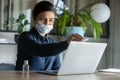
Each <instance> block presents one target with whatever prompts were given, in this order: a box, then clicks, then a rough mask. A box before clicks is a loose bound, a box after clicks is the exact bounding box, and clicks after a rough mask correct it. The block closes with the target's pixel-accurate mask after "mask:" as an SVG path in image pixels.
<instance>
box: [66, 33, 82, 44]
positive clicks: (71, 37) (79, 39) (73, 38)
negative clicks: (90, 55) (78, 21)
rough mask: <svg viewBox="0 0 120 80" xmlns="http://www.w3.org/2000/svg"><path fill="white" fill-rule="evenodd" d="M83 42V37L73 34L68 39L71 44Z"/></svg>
mask: <svg viewBox="0 0 120 80" xmlns="http://www.w3.org/2000/svg"><path fill="white" fill-rule="evenodd" d="M82 40H83V37H82V36H81V35H79V34H72V35H70V36H69V37H68V39H67V42H68V44H69V43H70V42H71V41H82Z"/></svg>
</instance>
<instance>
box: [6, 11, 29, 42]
mask: <svg viewBox="0 0 120 80" xmlns="http://www.w3.org/2000/svg"><path fill="white" fill-rule="evenodd" d="M28 24H30V23H29V22H28V20H27V19H26V16H25V14H23V13H21V14H19V17H18V18H17V19H15V18H11V19H9V20H8V24H7V26H8V27H11V28H12V27H14V26H15V27H17V31H18V34H15V42H17V41H18V38H19V35H20V34H21V33H22V32H23V29H24V27H25V26H26V25H28Z"/></svg>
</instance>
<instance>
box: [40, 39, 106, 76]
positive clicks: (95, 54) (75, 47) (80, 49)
mask: <svg viewBox="0 0 120 80" xmlns="http://www.w3.org/2000/svg"><path fill="white" fill-rule="evenodd" d="M106 46H107V44H106V43H95V42H75V41H72V42H71V43H70V44H69V46H68V49H67V50H66V52H65V53H64V54H65V56H64V59H63V62H62V63H61V66H60V69H59V70H58V71H41V72H42V73H47V74H55V75H70V74H88V73H94V72H95V71H96V68H97V66H98V64H99V62H100V60H101V57H102V55H103V53H104V51H105V48H106Z"/></svg>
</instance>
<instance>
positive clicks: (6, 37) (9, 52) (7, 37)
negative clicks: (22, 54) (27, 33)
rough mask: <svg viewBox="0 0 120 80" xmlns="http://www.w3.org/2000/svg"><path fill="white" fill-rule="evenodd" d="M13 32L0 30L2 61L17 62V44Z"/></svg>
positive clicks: (0, 54)
mask: <svg viewBox="0 0 120 80" xmlns="http://www.w3.org/2000/svg"><path fill="white" fill-rule="evenodd" d="M14 34H15V33H12V32H0V63H10V64H15V61H16V53H17V45H16V44H15V42H14Z"/></svg>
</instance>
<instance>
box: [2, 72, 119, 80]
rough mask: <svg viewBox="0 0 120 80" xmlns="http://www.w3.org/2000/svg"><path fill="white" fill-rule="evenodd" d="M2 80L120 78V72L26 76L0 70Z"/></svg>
mask: <svg viewBox="0 0 120 80" xmlns="http://www.w3.org/2000/svg"><path fill="white" fill-rule="evenodd" d="M0 80H120V74H118V73H105V72H97V73H96V74H85V75H67V76H55V75H47V74H42V73H37V72H30V74H29V75H27V76H24V75H22V73H21V72H16V71H0Z"/></svg>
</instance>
